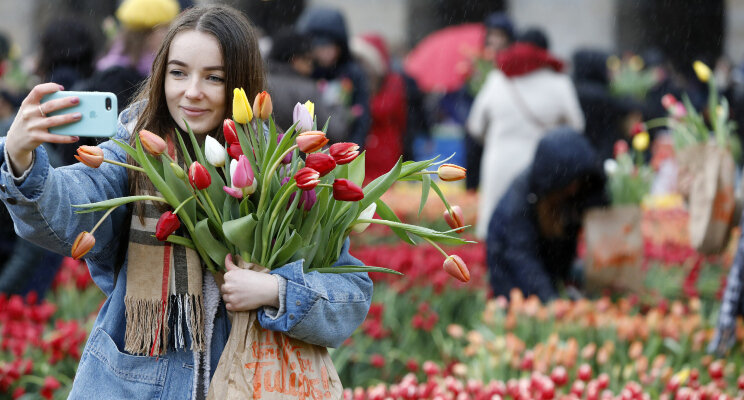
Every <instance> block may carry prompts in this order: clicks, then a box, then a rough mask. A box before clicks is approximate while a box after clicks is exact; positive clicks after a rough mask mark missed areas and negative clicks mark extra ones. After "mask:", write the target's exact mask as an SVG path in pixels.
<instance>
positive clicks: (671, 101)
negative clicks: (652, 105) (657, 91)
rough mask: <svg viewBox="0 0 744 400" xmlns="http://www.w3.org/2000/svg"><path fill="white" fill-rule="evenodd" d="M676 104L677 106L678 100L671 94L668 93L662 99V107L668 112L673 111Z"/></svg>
mask: <svg viewBox="0 0 744 400" xmlns="http://www.w3.org/2000/svg"><path fill="white" fill-rule="evenodd" d="M675 104H677V98H675V97H674V95H673V94H671V93H667V94H665V95H664V96H663V97H662V98H661V105H662V106H664V108H666V109H667V110H671V109H672V107H674V105H675Z"/></svg>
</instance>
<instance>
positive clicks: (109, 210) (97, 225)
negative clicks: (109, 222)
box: [90, 206, 119, 235]
mask: <svg viewBox="0 0 744 400" xmlns="http://www.w3.org/2000/svg"><path fill="white" fill-rule="evenodd" d="M116 207H119V206H115V207H111V208H109V209H108V211H106V213H105V214H103V217H101V219H99V220H98V223H97V224H96V226H94V227H93V229H91V231H90V234H91V235H92V234H93V232H95V231H96V229H98V227H99V226H101V223H103V220H105V219H106V217H108V216H109V215H111V213H112V212H114V210H116Z"/></svg>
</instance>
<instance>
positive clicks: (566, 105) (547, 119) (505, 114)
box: [467, 42, 584, 239]
mask: <svg viewBox="0 0 744 400" xmlns="http://www.w3.org/2000/svg"><path fill="white" fill-rule="evenodd" d="M496 64H497V66H498V68H497V69H494V70H493V71H491V72H490V73H489V75H488V77H487V78H486V82H485V84H484V85H483V88H482V89H481V90H480V92H478V95H477V96H476V98H475V102H474V103H473V107H472V109H471V110H470V114H469V116H468V121H467V131H468V133H469V134H470V135H471V136H473V137H474V138H475V139H476V140H479V141H481V142H482V143H483V147H484V151H483V158H482V160H481V181H480V188H479V192H480V194H479V196H480V199H479V204H478V219H477V222H476V227H475V234H476V236H477V237H478V238H480V239H483V238H485V236H486V230H487V228H488V222H489V220H490V219H491V214H492V213H493V210H494V209H495V208H496V205H497V204H498V202H499V200H500V199H501V197H502V196H503V194H504V193H505V192H506V190H507V189H508V187H509V185H510V184H511V182H512V180H513V179H514V178H515V177H516V176H517V175H518V174H519V173H521V172H522V171H523V170H524V169H525V168H527V166H529V165H530V163H531V161H532V158H533V156H534V153H535V149H536V147H537V144H538V142H539V141H540V139H541V138H542V137H543V136H545V134H547V132H549V131H551V130H553V129H554V128H557V127H559V126H569V127H571V128H573V129H575V130H577V131H579V132H583V130H584V116H583V114H582V112H581V107H580V105H579V101H578V98H577V96H576V91H575V89H574V86H573V83H572V82H571V79H570V77H569V76H567V75H565V74H562V73H561V70H562V69H563V63H562V62H561V61H560V60H558V59H557V58H555V57H553V56H552V55H550V54H549V53H548V51H547V50H545V49H544V48H541V47H539V46H537V45H535V44H532V43H528V42H517V43H515V44H514V45H512V46H511V47H510V48H508V49H506V50H504V51H502V52H500V53H499V54H498V55H497V57H496Z"/></svg>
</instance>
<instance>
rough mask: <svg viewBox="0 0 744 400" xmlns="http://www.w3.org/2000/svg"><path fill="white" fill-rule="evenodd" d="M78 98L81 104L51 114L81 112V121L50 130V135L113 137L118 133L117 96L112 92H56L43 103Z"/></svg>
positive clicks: (49, 114)
mask: <svg viewBox="0 0 744 400" xmlns="http://www.w3.org/2000/svg"><path fill="white" fill-rule="evenodd" d="M70 96H76V97H78V98H79V99H80V102H79V103H78V104H77V105H75V106H72V107H68V108H63V109H61V110H57V111H54V112H51V113H48V114H47V115H48V116H51V115H61V114H69V113H74V112H79V113H81V114H82V118H80V120H78V121H75V122H72V123H69V124H64V125H60V126H55V127H52V128H49V132H50V133H54V134H57V135H67V136H86V137H111V136H114V134H115V133H116V124H117V119H118V116H119V112H118V107H117V102H116V95H115V94H113V93H110V92H72V91H70V92H66V91H61V92H55V93H52V94H48V95H46V96H44V97H43V98H42V99H41V102H42V103H45V102H47V101H49V100H54V99H61V98H64V97H70Z"/></svg>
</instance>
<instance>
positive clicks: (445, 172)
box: [437, 164, 467, 182]
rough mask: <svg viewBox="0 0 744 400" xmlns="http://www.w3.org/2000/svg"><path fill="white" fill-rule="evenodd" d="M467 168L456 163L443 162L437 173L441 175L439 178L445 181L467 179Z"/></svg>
mask: <svg viewBox="0 0 744 400" xmlns="http://www.w3.org/2000/svg"><path fill="white" fill-rule="evenodd" d="M466 171H467V169H465V168H463V167H461V166H459V165H455V164H442V165H440V166H439V168H438V169H437V174H438V175H439V179H441V180H443V181H447V182H450V181H459V180H460V179H465V172H466Z"/></svg>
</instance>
